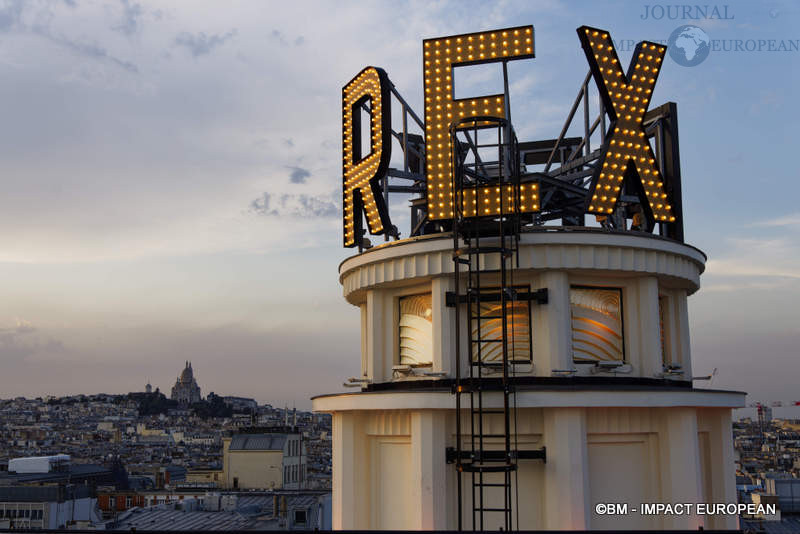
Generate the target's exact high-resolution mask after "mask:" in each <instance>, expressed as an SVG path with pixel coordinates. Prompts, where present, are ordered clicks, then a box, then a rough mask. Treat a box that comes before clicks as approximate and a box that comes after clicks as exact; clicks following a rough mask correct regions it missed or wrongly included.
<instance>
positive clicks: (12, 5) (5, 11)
mask: <svg viewBox="0 0 800 534" xmlns="http://www.w3.org/2000/svg"><path fill="white" fill-rule="evenodd" d="M22 8H23V2H22V0H12V1H11V2H6V3H4V4H3V5H2V7H0V31H8V30H11V29H13V28H14V27H16V26H17V25H19V23H20V19H21V17H22Z"/></svg>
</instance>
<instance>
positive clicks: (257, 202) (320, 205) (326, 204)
mask: <svg viewBox="0 0 800 534" xmlns="http://www.w3.org/2000/svg"><path fill="white" fill-rule="evenodd" d="M334 196H338V195H329V196H326V195H306V194H299V195H294V194H282V195H281V196H280V197H278V198H277V199H274V198H273V197H272V195H271V194H269V193H266V192H265V193H263V194H262V195H261V196H260V197H258V198H256V199H254V200H253V201H252V202H250V211H251V212H253V213H257V214H259V215H266V216H271V217H309V216H311V217H317V218H335V217H339V216H341V207H340V205H339V204H338V203H337V202H336V201H335V200H333V198H334Z"/></svg>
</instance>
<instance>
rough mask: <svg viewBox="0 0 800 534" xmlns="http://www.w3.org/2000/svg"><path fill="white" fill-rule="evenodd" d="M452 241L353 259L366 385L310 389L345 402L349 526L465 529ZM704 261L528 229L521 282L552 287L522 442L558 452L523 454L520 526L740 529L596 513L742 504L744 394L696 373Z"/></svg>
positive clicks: (649, 243)
mask: <svg viewBox="0 0 800 534" xmlns="http://www.w3.org/2000/svg"><path fill="white" fill-rule="evenodd" d="M451 255H452V240H451V239H448V238H446V237H437V236H432V237H430V238H426V237H422V238H416V239H407V240H401V241H398V242H393V243H391V244H390V245H386V246H382V247H376V248H374V249H372V250H370V251H368V252H365V253H362V254H359V255H357V256H354V257H351V258H349V259H347V260H345V261H344V262H343V263H342V265H341V268H340V280H341V283H342V285H343V287H344V296H345V298H346V299H347V301H348V302H350V303H351V304H353V305H355V306H359V308H360V309H361V347H362V353H361V376H362V377H363V378H364V380H365V381H366V382H365V384H366V387H364V388H363V389H362V390H361V391H359V392H356V393H344V394H336V395H324V396H319V397H316V398H315V399H314V409H315V410H316V411H321V412H328V413H331V414H332V416H333V502H334V511H333V512H334V525H335V527H336V528H340V529H377V528H380V529H393V528H397V529H453V528H456V526H457V519H456V513H457V512H456V510H457V503H456V495H457V488H456V474H455V469H454V466H453V465H452V464H448V463H447V462H446V454H445V450H446V448H447V447H453V446H454V445H455V440H456V439H457V436H456V435H455V418H456V413H455V397H454V395H453V394H452V392H451V387H452V383H453V377H454V365H455V361H454V345H455V343H456V339H455V333H454V332H455V312H454V309H453V308H452V307H448V306H447V305H446V293H447V292H448V291H451V290H452V283H453V282H452V280H453V277H452V270H453V262H452V259H451ZM704 262H705V256H704V255H703V253H702V252H700V251H699V250H697V249H695V248H693V247H690V246H687V245H683V244H679V243H675V242H671V241H668V240H666V239H660V238H657V237H642V236H634V235H619V234H609V233H604V232H597V231H588V230H587V231H577V230H572V231H569V232H566V231H562V232H558V231H553V232H541V233H530V234H523V235H522V240H521V247H520V268H519V269H518V270H517V271H516V272H515V276H516V279H515V282H516V284H518V285H519V286H525V287H530V288H532V289H533V288H547V290H548V293H549V299H548V303H547V304H544V305H539V306H536V305H532V306H531V307H530V313H529V314H528V317H527V322H528V323H529V330H530V333H531V340H530V345H531V348H532V350H531V351H530V356H531V357H530V361H529V362H525V363H523V364H520V365H517V366H516V368H517V377H519V378H518V380H519V382H520V383H519V385H518V386H517V393H516V403H517V414H516V434H517V439H518V443H519V448H520V449H536V448H540V447H542V446H544V447H545V449H546V461H545V462H542V461H541V460H520V461H519V472H518V477H519V482H518V487H517V491H518V494H519V506H518V509H519V527H520V528H521V529H590V528H604V527H605V528H608V527H625V528H648V529H696V528H697V527H699V526H701V525H703V526H704V527H705V528H707V529H708V528H717V529H719V528H733V527H735V526H736V518H735V517H734V516H706V517H702V516H697V515H680V516H644V515H640V514H639V513H630V514H629V515H625V516H620V515H616V516H608V515H604V516H601V515H597V514H595V513H594V508H595V505H596V504H597V503H629V504H630V505H632V506H638V504H639V503H644V502H664V503H669V502H676V503H677V502H680V503H685V502H696V503H697V502H725V503H732V502H736V488H735V480H734V474H735V470H734V465H733V443H732V435H731V408H734V407H740V406H743V404H744V394H743V393H738V392H725V391H711V390H705V389H699V388H695V387H692V381H691V355H690V351H689V330H688V324H689V321H688V316H687V296H688V295H690V294H692V293H694V292H695V291H696V290H697V289H698V287H699V277H700V273H701V272H702V271H703V268H704ZM409 301H411V302H409ZM407 303H408V304H407ZM598 310H599V312H598ZM524 315H525V314H523V318H524ZM583 319H586V320H583ZM602 321H605V324H603V322H602ZM615 323H616V325H618V327H615V326H613V325H615ZM608 325H612V326H610V327H609V326H608ZM426 328H427V330H426ZM465 328H466V324H464V325H462V331H463V329H465ZM410 329H414V331H413V332H410ZM612 330H613V331H612ZM593 334H597V335H593ZM617 336H620V337H617ZM406 340H409V341H408V342H406ZM408 346H413V349H408V348H407V347H408ZM613 347H616V349H614V348H613ZM615 350H616V352H615ZM587 353H588V354H587ZM607 353H611V356H609V355H608V354H607ZM598 355H605V359H602V360H601V359H600V358H599V357H597V356H598ZM615 358H619V359H618V360H617V359H615ZM608 362H613V363H608ZM570 369H576V370H577V372H576V373H574V375H572V376H563V375H564V374H565V373H562V372H561V371H563V370H570ZM499 398H500V395H499V394H497V396H496V399H497V402H498V404H497V406H495V407H498V406H499ZM463 417H464V418H468V415H464V416H463ZM464 428H466V423H464V424H463V425H462V429H464ZM467 437H468V436H467V435H466V433H463V434H462V439H467ZM497 441H498V442H499V440H497ZM498 447H499V444H498ZM465 486H466V487H467V489H466V490H465V493H468V492H469V489H468V486H469V485H468V484H467V485H465ZM464 499H465V503H466V502H467V499H468V497H467V496H466V495H465V497H464ZM464 509H465V510H468V509H469V506H468V505H465V506H464ZM465 513H467V512H465ZM465 525H466V527H467V528H469V525H470V521H469V519H465Z"/></svg>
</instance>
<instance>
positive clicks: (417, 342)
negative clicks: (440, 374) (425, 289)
mask: <svg viewBox="0 0 800 534" xmlns="http://www.w3.org/2000/svg"><path fill="white" fill-rule="evenodd" d="M432 362H433V307H432V304H431V294H430V293H427V294H425V295H411V296H408V297H402V298H401V299H400V364H401V365H411V366H421V365H431V363H432Z"/></svg>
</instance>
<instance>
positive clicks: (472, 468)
mask: <svg viewBox="0 0 800 534" xmlns="http://www.w3.org/2000/svg"><path fill="white" fill-rule="evenodd" d="M516 468H517V466H516V465H514V464H504V465H484V464H461V470H462V471H466V472H468V473H507V472H509V471H514V470H515V469H516Z"/></svg>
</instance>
